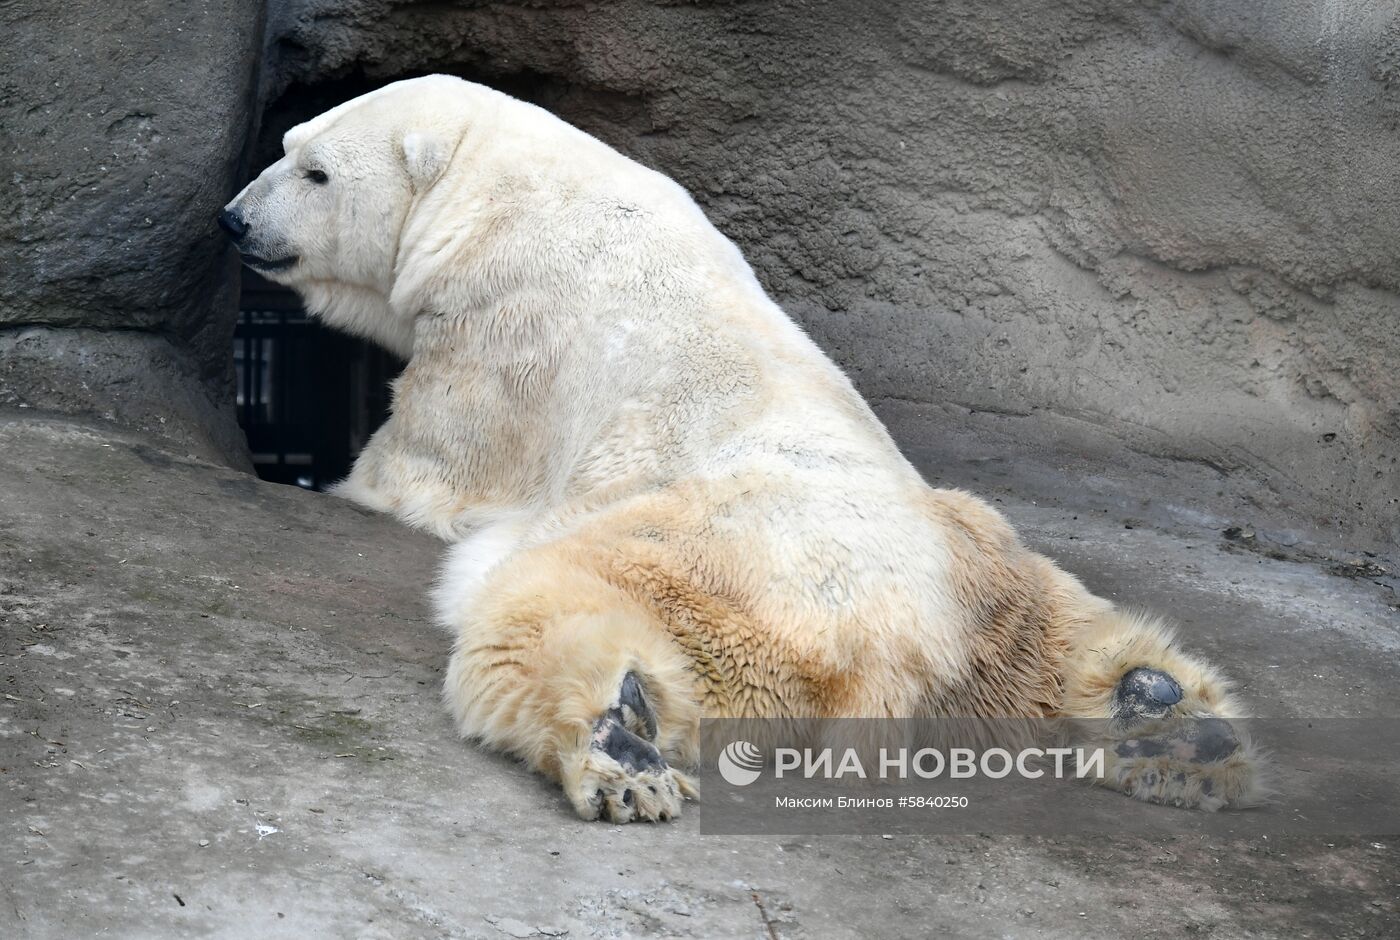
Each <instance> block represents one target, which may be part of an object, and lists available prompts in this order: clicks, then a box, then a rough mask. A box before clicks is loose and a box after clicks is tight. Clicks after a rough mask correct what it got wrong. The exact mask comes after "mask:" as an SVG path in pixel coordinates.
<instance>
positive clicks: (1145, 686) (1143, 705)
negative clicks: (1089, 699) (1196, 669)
mask: <svg viewBox="0 0 1400 940" xmlns="http://www.w3.org/2000/svg"><path fill="white" fill-rule="evenodd" d="M1182 695H1183V693H1182V691H1181V684H1180V683H1179V682H1177V681H1176V680H1175V679H1173V678H1172V677H1171V676H1170V675H1168V674H1167V673H1165V672H1163V671H1162V670H1160V669H1151V668H1148V667H1147V666H1139V667H1138V668H1136V669H1133V670H1131V671H1130V672H1128V673H1127V674H1126V675H1125V676H1123V678H1122V679H1120V680H1119V681H1118V687H1117V688H1116V689H1114V690H1113V705H1112V708H1113V718H1114V720H1116V721H1118V722H1121V723H1125V724H1133V723H1136V722H1139V721H1147V720H1150V719H1155V718H1165V717H1166V716H1167V714H1168V713H1169V712H1170V711H1171V710H1172V706H1173V705H1175V704H1176V703H1177V702H1180V701H1181V699H1182Z"/></svg>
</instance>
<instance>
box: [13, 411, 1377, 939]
mask: <svg viewBox="0 0 1400 940" xmlns="http://www.w3.org/2000/svg"><path fill="white" fill-rule="evenodd" d="M915 458H916V459H922V461H923V463H924V466H925V469H926V470H928V471H929V472H930V474H931V475H932V476H934V477H936V478H938V479H940V480H946V481H948V482H955V483H961V484H970V485H974V486H975V487H976V488H978V489H979V490H980V491H981V492H983V493H984V495H987V496H989V497H991V498H994V499H996V500H998V504H999V505H1000V506H1001V508H1003V509H1004V511H1006V512H1007V513H1008V515H1009V516H1011V518H1012V519H1013V520H1014V521H1015V522H1016V523H1017V524H1018V525H1019V526H1020V527H1021V529H1022V531H1023V532H1024V533H1025V534H1026V536H1027V538H1028V539H1029V540H1030V541H1031V542H1032V543H1034V544H1035V545H1036V546H1037V547H1039V548H1041V549H1042V550H1044V551H1047V552H1048V553H1050V554H1052V555H1053V556H1055V557H1056V558H1058V559H1060V560H1061V561H1062V562H1063V563H1064V565H1065V566H1066V567H1068V568H1069V569H1070V570H1072V571H1074V572H1076V573H1078V574H1080V575H1081V576H1083V577H1084V578H1085V579H1086V580H1087V581H1088V583H1089V584H1090V585H1091V586H1092V587H1094V588H1095V589H1096V590H1098V591H1100V592H1101V593H1104V594H1106V595H1107V596H1110V597H1113V598H1116V599H1119V600H1125V601H1131V602H1133V603H1138V604H1143V605H1147V606H1149V607H1153V608H1156V609H1159V610H1164V611H1170V612H1172V614H1173V616H1174V617H1175V618H1176V619H1177V620H1179V621H1180V623H1181V625H1182V632H1183V633H1184V634H1185V636H1186V637H1187V639H1188V641H1189V642H1190V644H1191V645H1192V646H1193V647H1194V648H1196V649H1199V650H1200V651H1201V652H1202V653H1204V654H1206V655H1207V656H1209V657H1211V658H1212V659H1214V660H1215V661H1217V662H1218V663H1219V664H1220V665H1221V666H1222V667H1223V668H1224V669H1225V670H1226V671H1228V672H1229V673H1230V674H1232V675H1234V676H1235V677H1237V678H1238V679H1239V680H1241V686H1242V690H1243V693H1244V695H1245V696H1246V697H1247V698H1248V699H1249V700H1250V701H1251V702H1253V703H1254V704H1255V706H1256V708H1258V709H1260V710H1261V711H1264V710H1268V711H1272V713H1274V714H1291V715H1314V714H1315V715H1324V716H1333V717H1348V716H1354V715H1363V714H1365V715H1377V714H1380V715H1395V714H1397V712H1400V708H1397V707H1396V706H1395V705H1394V704H1393V703H1394V698H1393V691H1394V689H1395V688H1396V687H1397V683H1400V655H1397V654H1398V653H1400V610H1398V609H1397V604H1400V600H1397V596H1396V593H1395V581H1394V579H1393V577H1392V576H1391V575H1392V572H1393V571H1394V568H1393V559H1385V558H1368V557H1365V556H1357V557H1348V556H1347V555H1346V552H1345V546H1338V545H1332V546H1328V547H1325V548H1322V547H1317V548H1313V547H1309V546H1308V545H1306V544H1301V543H1297V542H1294V543H1293V544H1288V545H1284V544H1279V543H1275V542H1273V541H1270V540H1268V539H1265V538H1264V537H1263V536H1261V535H1258V534H1256V533H1254V532H1252V531H1250V530H1248V529H1247V528H1242V527H1227V528H1229V529H1230V531H1229V534H1228V536H1227V535H1224V534H1222V529H1221V528H1220V527H1219V526H1220V520H1214V519H1208V518H1205V517H1194V522H1193V521H1192V519H1193V517H1192V516H1191V515H1190V513H1189V512H1183V511H1181V508H1180V505H1179V504H1176V503H1173V504H1171V505H1166V504H1165V503H1166V501H1163V502H1162V503H1161V504H1159V503H1157V502H1154V500H1153V495H1154V494H1155V493H1156V492H1157V491H1156V490H1155V489H1154V491H1153V493H1149V494H1147V495H1146V497H1144V498H1137V499H1135V500H1133V501H1132V505H1128V504H1127V503H1126V502H1124V500H1122V499H1119V498H1117V497H1112V496H1111V494H1110V495H1109V496H1105V495H1104V491H1101V490H1100V489H1098V488H1096V486H1095V485H1094V484H1093V483H1092V481H1086V480H1085V479H1083V478H1080V477H1078V476H1073V475H1065V474H1061V473H1059V472H1058V471H1057V470H1056V468H1054V467H1038V468H1037V467H1028V468H1026V469H1025V470H1024V473H1022V471H1020V470H1016V471H1015V472H1013V471H1011V470H1008V469H1007V466H1008V464H1007V463H1006V461H1005V460H1003V461H1002V463H1001V464H999V465H998V467H999V469H997V468H991V467H990V466H989V465H988V464H987V463H986V462H985V461H979V460H973V459H968V460H949V461H948V462H947V465H946V466H939V465H938V460H937V458H936V457H934V456H932V455H930V454H920V453H917V452H916V453H915ZM1018 474H1020V475H1021V476H1025V477H1026V478H1027V479H1029V478H1034V480H1036V481H1039V482H1038V483H1037V484H1036V485H1037V486H1039V487H1040V488H1039V489H1038V490H1037V489H1035V487H1032V489H1031V491H1032V492H1037V493H1041V494H1048V495H1046V496H1045V497H1044V498H1041V496H1037V498H1036V499H1035V500H1034V501H1031V500H1026V499H1018V498H1014V497H1013V496H1012V495H1011V493H1012V492H1026V491H1027V490H1025V488H1024V487H1023V486H1022V485H1021V483H1020V482H1018V481H1019V480H1020V476H1018ZM1047 481H1048V482H1047ZM1057 481H1058V482H1057ZM1178 482H1179V481H1178ZM437 555H438V546H437V545H436V544H435V543H433V542H432V541H430V540H429V539H427V538H425V537H422V536H420V535H417V534H415V533H412V532H409V531H407V530H405V529H404V528H402V527H400V526H399V525H397V524H396V523H394V522H392V521H390V520H389V519H386V518H379V517H375V516H372V515H369V514H367V513H365V512H363V511H361V510H359V509H356V508H355V507H353V506H351V505H349V504H347V503H344V502H341V501H338V500H335V499H331V498H328V497H325V496H320V495H317V494H312V493H306V492H301V491H299V490H295V489H291V488H287V487H280V486H274V485H270V484H265V483H261V482H259V481H257V480H255V479H253V478H251V477H248V476H245V475H242V474H239V473H236V472H234V471H231V470H227V469H222V468H219V467H216V466H212V465H209V464H206V463H202V462H199V461H197V460H194V459H190V458H187V457H185V456H183V455H179V454H174V453H170V452H168V451H166V450H162V449H161V448H160V446H158V445H156V444H154V443H152V442H150V441H145V440H142V439H139V438H136V437H133V436H131V435H129V434H127V433H125V432H122V431H118V430H113V429H110V428H105V427H100V426H97V425H95V424H81V423H75V422H72V421H67V420H61V419H51V418H45V417H43V416H40V415H35V414H33V413H32V412H23V411H21V412H10V413H7V414H4V415H0V820H3V826H4V829H3V831H4V833H5V834H6V836H7V838H5V839H3V840H0V894H2V895H3V896H0V936H3V937H62V938H73V937H85V936H90V935H103V936H117V937H141V938H161V937H187V936H222V937H298V938H299V937H310V936H333V937H393V938H407V937H443V936H451V937H458V936H461V937H486V938H497V937H502V936H505V937H526V936H555V937H560V936H568V937H595V936H601V937H615V936H693V937H754V938H768V940H773V938H790V937H872V936H880V937H889V936H940V935H953V936H962V937H1008V936H1009V937H1023V936H1024V937H1040V936H1045V937H1067V938H1068V937H1075V938H1078V937H1124V936H1132V937H1142V938H1151V937H1180V936H1210V937H1270V936H1288V937H1307V936H1317V937H1393V936H1396V935H1397V933H1400V839H1396V838H1393V837H1385V836H1369V837H1358V836H1348V837H1317V838H1303V837H1273V838H1270V839H1262V838H1260V839H1254V840H1249V841H1242V840H1240V841H1230V840H1227V839H1222V838H1215V837H1207V836H1179V837H1174V838H1166V839H1143V838H1135V837H1133V836H1132V835H1130V834H1127V833H1130V832H1131V831H1132V825H1131V820H1132V814H1133V813H1134V812H1135V811H1136V810H1137V809H1138V808H1139V807H1137V805H1136V804H1132V803H1129V802H1128V801H1126V800H1125V801H1124V803H1123V812H1124V832H1125V834H1124V835H1123V836H1121V837H1118V838H1113V839H1103V838H1056V839H1050V838H1028V837H1015V838H1012V837H985V836H965V837H922V838H915V837H905V836H900V837H897V838H894V839H883V838H880V837H843V838H837V837H819V836H803V837H759V836H751V837H723V838H722V837H716V836H702V835H700V834H699V832H698V828H697V820H696V815H697V814H696V813H693V812H692V813H689V814H687V815H686V817H685V818H683V819H682V820H680V821H679V822H678V823H675V824H672V825H666V826H644V825H638V826H628V827H623V828H615V827H610V826H608V825H604V824H597V823H583V822H580V821H579V820H577V819H575V818H574V817H573V816H572V814H571V813H570V812H569V811H568V809H567V807H566V805H565V804H564V802H563V800H562V798H561V797H560V795H559V794H558V793H557V792H555V791H554V790H553V789H552V788H551V787H550V786H547V785H546V784H545V783H543V782H542V781H540V780H538V779H536V778H535V777H533V776H532V775H531V774H529V773H527V772H525V771H524V770H523V769H522V768H520V767H519V766H517V765H515V764H513V763H512V762H510V761H508V760H505V759H502V758H499V757H495V756H492V755H488V754H485V753H482V752H480V751H478V750H475V749H473V748H472V747H469V746H467V745H464V744H462V743H460V742H458V741H457V740H456V739H455V737H454V735H453V731H452V728H451V726H450V724H449V722H448V720H447V719H446V717H445V715H444V713H443V711H442V709H441V708H440V707H439V704H438V684H439V680H440V675H441V671H442V668H443V663H444V660H445V658H446V654H447V647H448V642H447V638H446V637H445V636H444V635H443V634H442V633H440V632H439V631H438V630H436V629H435V628H434V627H433V626H432V625H431V624H430V623H429V622H428V619H427V615H426V610H425V605H424V593H425V590H426V588H427V586H428V584H429V582H430V580H431V578H432V575H433V571H434V566H435V559H436V557H437ZM1387 828H1388V829H1390V830H1392V831H1393V830H1394V829H1395V828H1396V827H1395V823H1394V822H1393V821H1378V822H1377V829H1378V830H1384V829H1387Z"/></svg>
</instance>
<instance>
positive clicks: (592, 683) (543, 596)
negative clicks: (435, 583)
mask: <svg viewBox="0 0 1400 940" xmlns="http://www.w3.org/2000/svg"><path fill="white" fill-rule="evenodd" d="M509 569H510V570H508V571H505V570H503V571H500V572H498V573H493V576H492V579H491V582H490V584H488V585H487V586H485V587H484V589H483V590H482V591H481V592H480V593H478V594H476V596H475V599H474V600H473V602H472V604H471V607H472V609H471V610H470V611H465V612H461V613H460V614H458V615H453V612H451V611H443V612H442V614H443V615H444V617H448V618H449V619H451V620H454V621H456V623H455V627H456V628H457V631H458V639H457V644H456V647H455V649H454V651H453V654H452V658H451V661H450V663H449V666H448V673H447V680H446V685H445V687H444V696H445V698H446V701H447V704H448V707H449V709H450V710H451V711H452V713H453V715H454V716H455V718H456V719H457V724H458V727H459V729H460V730H461V732H462V734H463V736H465V737H469V738H474V739H476V740H478V741H480V742H482V743H483V744H486V745H487V746H490V747H494V748H497V749H500V750H503V751H506V752H508V753H511V754H514V755H516V756H517V757H520V758H521V759H523V760H524V761H525V762H526V763H527V764H529V765H530V766H531V767H532V768H534V769H535V770H537V771H539V772H541V773H543V774H545V775H546V776H548V777H550V778H552V779H554V780H556V781H557V782H558V783H559V784H560V785H561V786H562V787H563V789H564V793H565V795H566V796H567V797H568V799H569V802H570V803H571V804H572V805H573V807H574V809H575V811H577V812H578V814H579V815H580V816H582V817H583V818H584V819H598V818H602V819H605V820H608V821H610V822H614V823H623V822H629V821H632V820H653V821H662V820H667V819H672V818H674V817H676V816H679V815H680V813H681V808H682V804H683V802H684V800H685V799H687V798H693V797H694V796H695V795H696V789H695V786H694V784H693V782H692V781H691V779H690V778H689V777H688V776H686V774H684V773H683V772H681V771H680V770H678V769H676V767H674V766H672V765H673V764H675V763H681V764H689V763H694V761H695V758H696V749H697V743H696V742H697V739H698V730H699V717H700V709H699V705H698V703H697V702H696V700H695V695H694V679H693V676H692V673H691V670H690V663H689V661H688V660H687V659H686V657H685V655H684V654H683V653H682V652H681V650H680V649H679V648H678V647H677V646H676V644H675V642H674V641H673V640H672V639H671V637H670V635H669V634H668V633H666V631H665V630H664V629H663V628H662V626H661V625H660V624H658V623H656V622H654V621H653V619H652V618H651V617H650V616H649V615H648V614H647V612H646V611H644V610H642V609H641V608H639V607H637V606H636V605H634V604H632V603H630V602H629V601H628V600H627V599H626V598H624V597H622V596H621V595H620V594H619V593H617V591H616V589H614V588H612V587H611V586H609V585H606V584H604V583H602V582H600V581H598V580H597V579H595V578H593V577H591V576H588V575H586V574H584V573H582V572H579V571H577V570H576V569H571V568H570V567H568V566H558V565H555V564H549V563H548V562H545V561H543V560H541V559H539V558H538V557H536V558H533V559H525V560H523V563H515V562H512V563H510V565H509Z"/></svg>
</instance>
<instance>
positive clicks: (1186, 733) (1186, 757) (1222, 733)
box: [1114, 716, 1240, 793]
mask: <svg viewBox="0 0 1400 940" xmlns="http://www.w3.org/2000/svg"><path fill="white" fill-rule="evenodd" d="M1239 749H1240V739H1239V737H1238V736H1237V735H1236V734H1235V729H1234V728H1233V727H1231V725H1230V723H1229V722H1228V721H1226V720H1225V719H1223V718H1215V717H1213V716H1212V717H1209V718H1202V719H1201V720H1199V721H1195V722H1192V723H1191V724H1190V725H1188V726H1187V727H1184V728H1181V729H1179V730H1177V731H1174V732H1173V733H1170V734H1161V735H1154V736H1150V737H1148V736H1144V737H1141V738H1129V739H1128V740H1126V741H1121V742H1119V744H1118V746H1117V747H1115V748H1114V753H1116V754H1117V755H1118V756H1119V757H1168V758H1170V759H1172V760H1177V761H1189V762H1190V763H1193V764H1213V763H1215V762H1216V761H1220V760H1224V759H1225V758H1227V757H1229V756H1230V755H1231V754H1233V753H1235V752H1236V751H1238V750H1239ZM1205 792H1206V793H1209V791H1205Z"/></svg>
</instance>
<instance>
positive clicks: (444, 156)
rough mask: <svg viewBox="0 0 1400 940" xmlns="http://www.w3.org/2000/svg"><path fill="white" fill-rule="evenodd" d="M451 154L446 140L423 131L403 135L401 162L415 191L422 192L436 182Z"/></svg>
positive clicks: (445, 167)
mask: <svg viewBox="0 0 1400 940" xmlns="http://www.w3.org/2000/svg"><path fill="white" fill-rule="evenodd" d="M451 156H452V151H451V148H450V147H448V144H447V141H446V140H444V139H443V138H441V137H439V136H438V135H436V134H433V133H429V132H425V131H409V132H408V133H406V134H404V135H403V162H404V166H406V167H407V168H408V178H409V179H410V180H412V181H413V189H414V191H415V192H420V193H421V192H422V191H423V190H425V189H427V188H428V187H429V186H431V185H433V184H434V183H436V182H437V179H438V177H439V176H441V175H442V171H443V170H445V169H447V161H448V158H450V157H451Z"/></svg>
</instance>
